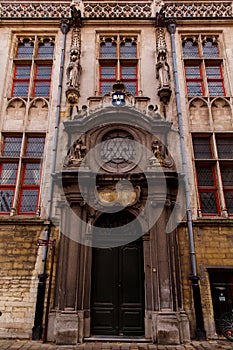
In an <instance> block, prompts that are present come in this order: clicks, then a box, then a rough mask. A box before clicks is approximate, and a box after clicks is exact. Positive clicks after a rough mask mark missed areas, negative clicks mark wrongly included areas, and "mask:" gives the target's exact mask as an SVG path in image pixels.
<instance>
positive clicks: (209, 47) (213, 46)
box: [202, 40, 219, 57]
mask: <svg viewBox="0 0 233 350" xmlns="http://www.w3.org/2000/svg"><path fill="white" fill-rule="evenodd" d="M202 49H203V55H204V57H218V55H219V53H218V45H217V43H213V42H212V41H211V40H208V41H206V42H204V43H203V46H202Z"/></svg>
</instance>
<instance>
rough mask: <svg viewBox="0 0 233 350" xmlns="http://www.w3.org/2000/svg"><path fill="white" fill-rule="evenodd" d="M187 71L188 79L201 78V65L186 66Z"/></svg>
mask: <svg viewBox="0 0 233 350" xmlns="http://www.w3.org/2000/svg"><path fill="white" fill-rule="evenodd" d="M185 73H186V78H188V79H200V77H201V72H200V67H199V66H186V67H185Z"/></svg>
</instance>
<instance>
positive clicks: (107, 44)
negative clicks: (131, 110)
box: [99, 35, 138, 95]
mask: <svg viewBox="0 0 233 350" xmlns="http://www.w3.org/2000/svg"><path fill="white" fill-rule="evenodd" d="M116 80H121V81H122V82H124V84H125V86H126V90H127V92H130V93H132V94H133V95H137V93H138V53H137V38H136V37H132V36H130V37H123V36H120V35H116V36H111V37H100V47H99V94H100V95H104V94H106V93H109V92H110V91H111V88H112V85H113V83H114V82H116Z"/></svg>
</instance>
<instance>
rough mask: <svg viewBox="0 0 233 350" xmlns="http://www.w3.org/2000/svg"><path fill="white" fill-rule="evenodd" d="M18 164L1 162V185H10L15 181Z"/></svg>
mask: <svg viewBox="0 0 233 350" xmlns="http://www.w3.org/2000/svg"><path fill="white" fill-rule="evenodd" d="M17 169H18V164H16V163H3V164H2V166H1V176H0V184H1V185H10V184H15V183H16V175H17Z"/></svg>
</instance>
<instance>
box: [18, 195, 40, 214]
mask: <svg viewBox="0 0 233 350" xmlns="http://www.w3.org/2000/svg"><path fill="white" fill-rule="evenodd" d="M38 195H39V191H38V190H22V197H21V203H20V210H19V212H20V213H36V211H37V200H38Z"/></svg>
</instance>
